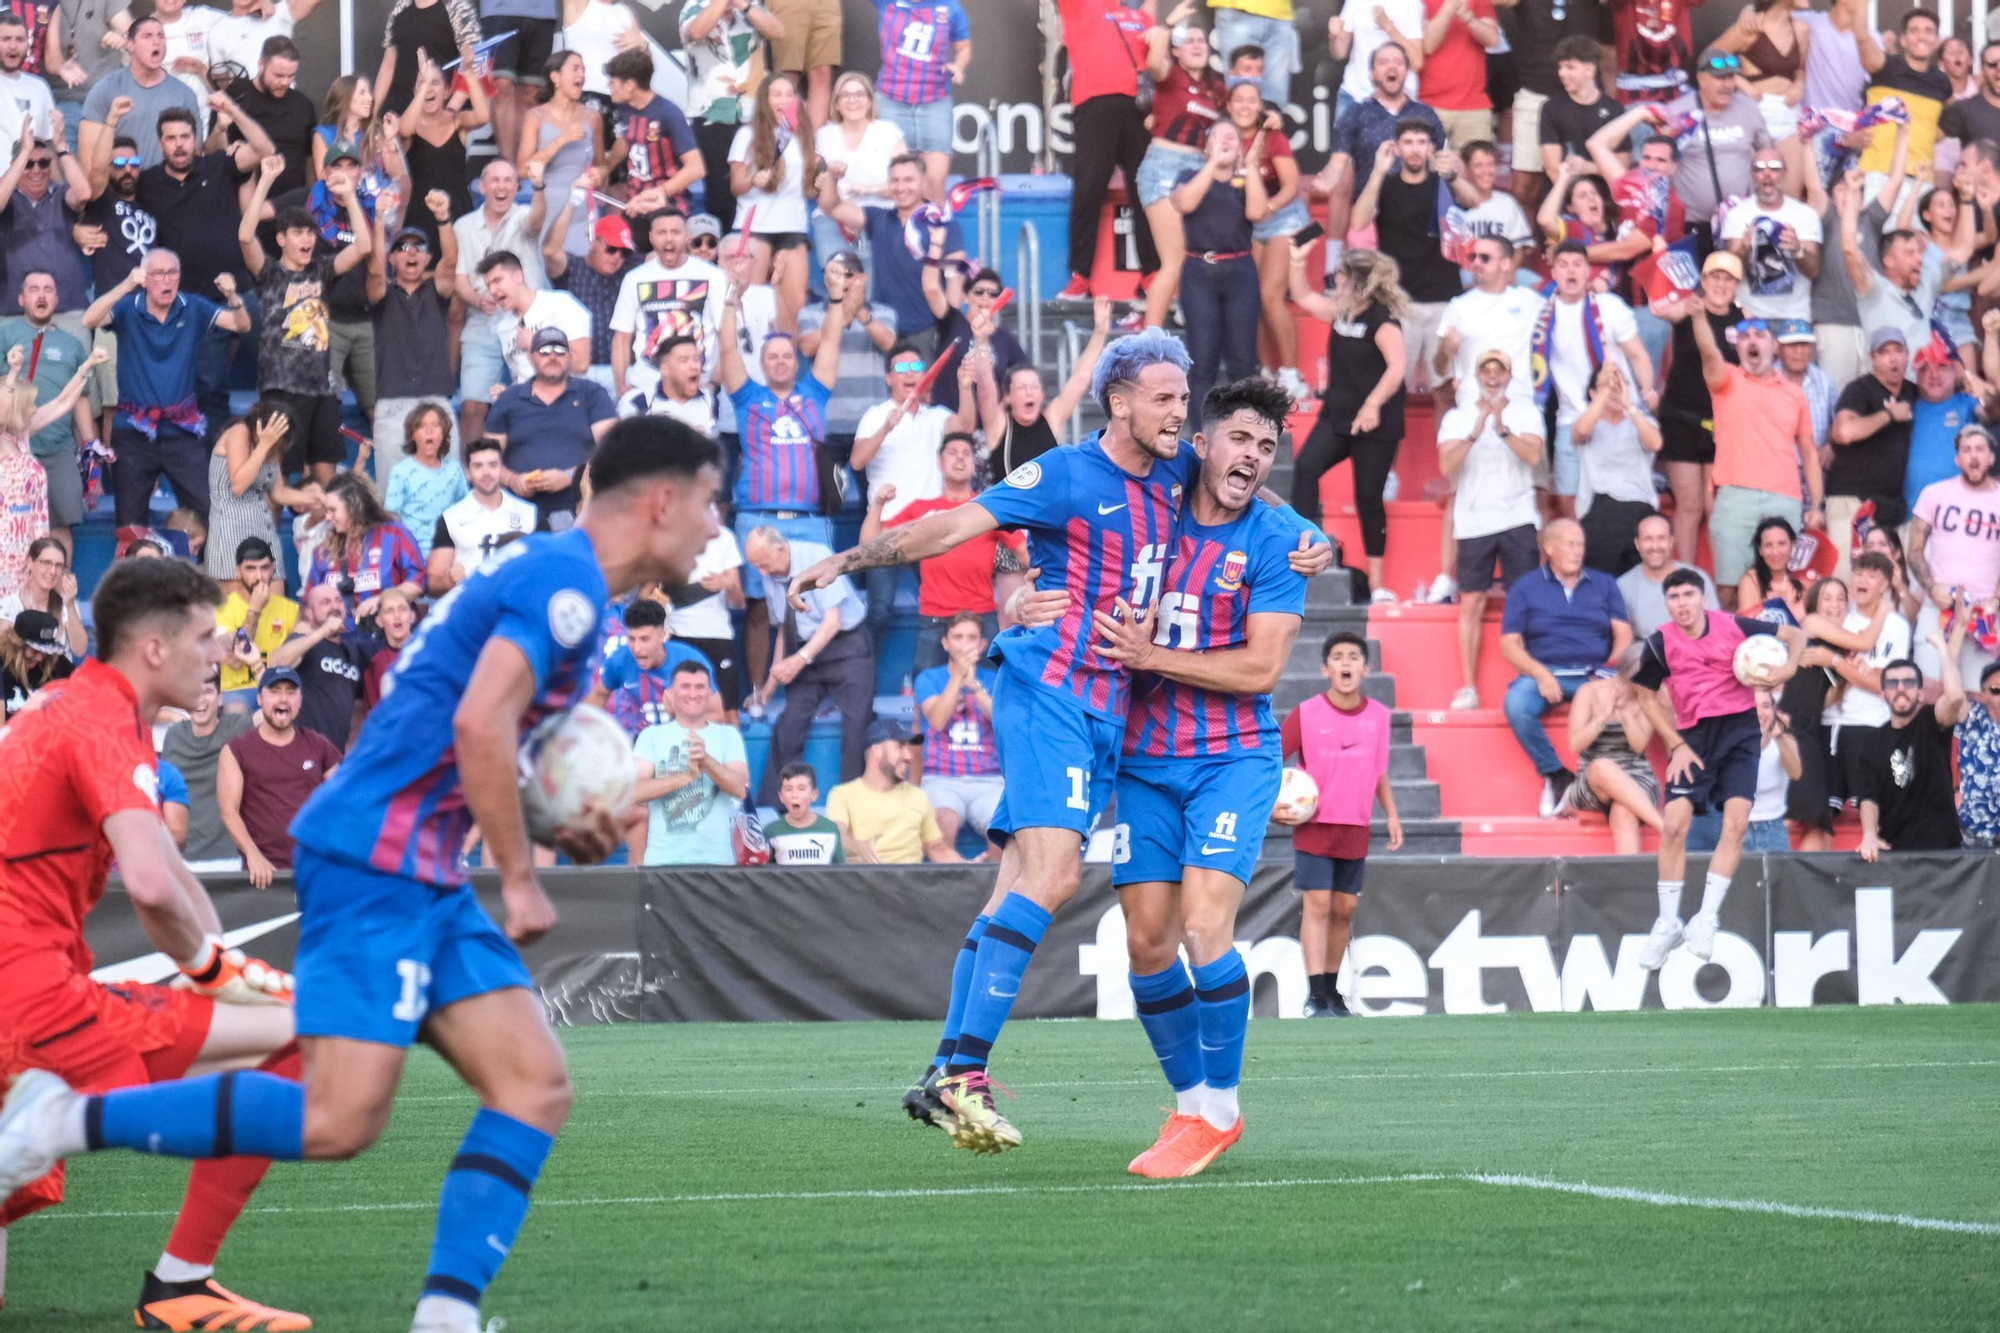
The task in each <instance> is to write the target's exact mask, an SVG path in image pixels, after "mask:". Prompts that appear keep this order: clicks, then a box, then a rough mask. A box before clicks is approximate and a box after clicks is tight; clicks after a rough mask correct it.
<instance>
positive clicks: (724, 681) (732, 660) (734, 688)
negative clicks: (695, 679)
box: [674, 565, 749, 712]
mask: <svg viewBox="0 0 2000 1333" xmlns="http://www.w3.org/2000/svg"><path fill="white" fill-rule="evenodd" d="M743 568H744V569H746V570H747V569H749V566H748V565H745V566H744V567H743ZM674 637H675V638H676V639H678V640H679V641H680V642H681V643H684V644H686V645H687V646H688V647H690V648H693V649H695V650H696V651H698V652H700V654H701V655H702V656H703V657H706V658H707V659H708V664H709V665H710V666H712V667H714V668H715V688H716V692H717V693H718V694H720V695H721V696H722V706H723V708H724V709H726V710H728V711H729V712H735V711H736V709H737V707H738V705H740V704H741V703H742V702H743V686H742V684H741V682H742V672H741V670H740V669H739V666H738V663H737V661H736V640H734V639H686V638H681V636H679V635H675V636H674Z"/></svg>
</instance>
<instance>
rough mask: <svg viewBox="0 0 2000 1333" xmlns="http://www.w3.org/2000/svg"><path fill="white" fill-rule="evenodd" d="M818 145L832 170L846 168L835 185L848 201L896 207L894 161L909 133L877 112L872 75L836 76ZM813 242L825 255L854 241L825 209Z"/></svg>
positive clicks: (822, 256) (817, 251) (817, 136)
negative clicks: (891, 171)
mask: <svg viewBox="0 0 2000 1333" xmlns="http://www.w3.org/2000/svg"><path fill="white" fill-rule="evenodd" d="M813 146H814V147H815V148H817V149H818V150H819V155H820V159H821V161H823V162H825V163H826V165H827V167H828V169H829V170H830V169H832V168H834V167H840V168H841V169H842V173H843V174H842V175H841V177H840V180H839V182H838V183H837V184H836V185H835V187H834V188H835V189H837V190H838V191H839V192H840V197H841V200H842V201H843V202H845V203H853V204H859V205H860V206H861V207H863V208H893V207H895V204H894V203H892V202H891V201H890V199H889V163H890V162H892V161H894V160H895V159H896V158H898V157H901V156H902V155H903V152H904V147H903V132H902V131H901V130H899V129H897V128H896V127H895V126H894V125H891V124H890V123H889V122H888V121H886V120H883V119H881V118H880V117H879V116H877V114H876V108H875V84H874V81H873V80H871V79H870V78H869V77H868V76H867V75H866V74H863V73H861V72H860V71H859V70H852V69H851V70H848V71H847V72H846V73H845V74H843V75H841V76H840V77H839V78H837V79H835V80H834V81H833V109H832V111H831V112H830V113H829V115H828V119H827V122H826V124H824V125H822V126H820V127H819V132H818V133H817V134H815V135H814V136H813ZM812 241H813V252H814V254H816V255H817V256H819V257H820V259H821V260H825V259H829V258H831V257H832V256H833V255H834V254H835V253H836V252H838V251H841V250H845V249H846V248H847V245H848V240H847V237H846V236H845V235H843V234H842V233H841V230H840V224H839V223H837V222H835V221H834V220H833V219H832V218H831V217H829V216H827V214H826V213H825V212H823V211H815V212H814V213H813V219H812ZM815 267H817V265H815Z"/></svg>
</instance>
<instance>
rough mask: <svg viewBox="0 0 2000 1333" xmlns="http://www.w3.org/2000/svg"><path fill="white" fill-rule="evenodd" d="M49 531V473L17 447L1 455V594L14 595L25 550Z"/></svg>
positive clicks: (23, 572) (24, 566)
mask: <svg viewBox="0 0 2000 1333" xmlns="http://www.w3.org/2000/svg"><path fill="white" fill-rule="evenodd" d="M48 530H49V474H48V473H47V472H45V471H43V470H42V465H41V463H40V462H39V461H37V460H36V458H35V456H34V455H33V454H31V453H29V452H28V451H27V449H26V448H24V447H22V446H21V445H20V444H18V443H17V444H15V445H14V447H13V448H12V449H11V450H10V451H8V452H7V453H5V454H0V595H5V594H7V593H12V592H17V591H19V590H20V587H21V580H22V578H23V577H24V576H25V575H26V574H27V572H28V547H29V546H31V545H33V544H34V540H35V538H37V537H40V536H43V535H44V534H46V533H47V532H48Z"/></svg>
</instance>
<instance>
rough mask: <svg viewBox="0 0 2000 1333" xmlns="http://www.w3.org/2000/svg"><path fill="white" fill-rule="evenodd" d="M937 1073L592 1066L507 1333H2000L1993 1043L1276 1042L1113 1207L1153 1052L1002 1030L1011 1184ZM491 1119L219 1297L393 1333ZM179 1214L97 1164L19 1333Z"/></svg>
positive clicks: (246, 1224) (1813, 1021)
mask: <svg viewBox="0 0 2000 1333" xmlns="http://www.w3.org/2000/svg"><path fill="white" fill-rule="evenodd" d="M934 1041H935V1035H934V1030H933V1029H931V1028H929V1027H917V1026H913V1025H893V1026H892V1025H886V1024H883V1025H853V1026H831V1025H828V1026H764V1027H649V1026H632V1027H620V1028H594V1029H583V1030H578V1031H573V1032H571V1033H570V1034H569V1035H568V1046H569V1051H570V1055H571V1059H572V1062H573V1066H574V1070H575V1075H576V1081H577V1085H578V1098H577V1104H576V1111H575V1114H574V1115H573V1116H572V1118H571V1121H570V1124H569V1128H568V1129H567V1130H566V1131H565V1132H564V1134H563V1137H562V1140H561V1142H560V1144H559V1145H558V1147H557V1149H556V1152H555V1156H554V1157H553V1159H552V1160H551V1161H550V1163H549V1166H548V1169H547V1171H546V1172H545V1173H544V1174H543V1176H542V1180H541V1184H540V1186H539V1187H538V1190H537V1193H536V1197H535V1210H534V1212H533V1213H532V1214H531V1215H530V1216H529V1219H528V1224H527V1227H526V1229H525V1231H524V1232H523V1234H522V1237H521V1240H520V1242H519V1244H518V1245H517V1246H516V1248H515V1251H514V1256H513V1258H512V1259H511V1261H510V1262H509V1263H508V1265H507V1267H506V1269H505V1271H504V1272H503V1273H502V1275H501V1277H500V1279H499V1281H498V1283H497V1284H496V1285H495V1286H494V1288H493V1290H492V1291H491V1292H490V1293H489V1294H488V1299H487V1303H486V1310H487V1313H489V1314H491V1315H499V1316H502V1317H504V1318H505V1319H506V1320H507V1321H508V1324H509V1328H510V1333H536V1331H537V1330H555V1329H561V1330H578V1329H591V1330H595V1329H615V1330H626V1329H631V1330H644V1329H680V1328H700V1329H730V1330H742V1329H766V1328H769V1329H848V1328H852V1329H869V1330H875V1329H907V1328H916V1327H919V1326H922V1325H925V1324H937V1325H943V1326H949V1327H951V1328H953V1329H955V1330H956V1329H971V1328H982V1329H983V1328H1008V1329H1053V1328H1062V1329H1089V1330H1093V1333H1094V1331H1095V1330H1106V1329H1126V1328H1132V1329H1144V1330H1147V1331H1148V1333H1157V1331H1158V1330H1166V1329H1194V1328H1203V1327H1207V1328H1227V1329H1237V1328H1248V1327H1253V1326H1254V1327H1262V1328H1272V1329H1307V1328H1334V1327H1340V1328H1349V1327H1351V1328H1356V1329H1371V1330H1373V1329H1385V1328H1388V1329H1400V1328H1410V1329H1438V1328H1469V1327H1482V1328H1486V1327H1490V1328H1507V1329H1520V1328H1563V1329H1570V1328H1584V1329H1597V1328H1647V1329H1655V1328H1681V1329H1687V1328H1730V1329H1748V1328H1755V1329H1760V1330H1762V1329H1779V1328H1797V1329H1813V1330H1821V1329H1830V1328H1854V1329H1869V1330H1882V1329H1946V1328H1988V1329H1990V1328H1993V1327H1994V1326H1995V1324H1996V1322H2000V1314H1996V1307H2000V1188H1996V1186H2000V1125H1996V1119H1995V1115H1996V1106H2000V1009H1995V1008H1991V1007H1977V1006H1974V1007H1964V1008H1954V1009H1949V1010H1946V1009H1862V1010H1857V1009H1820V1010H1811V1011H1773V1010H1741V1011H1731V1012H1712V1013H1680V1014H1665V1013H1643V1014H1582V1015H1545V1016H1539V1017H1538V1016H1518V1017H1516V1016H1510V1017H1498V1018H1428V1019H1421V1020H1415V1021H1403V1022H1378V1021H1369V1022H1352V1023H1326V1022H1320V1023H1306V1022H1284V1023H1279V1022H1271V1021H1258V1022H1255V1023H1253V1024H1252V1025H1251V1032H1250V1056H1249V1062H1248V1064H1247V1067H1246V1069H1245V1077H1244V1092H1243V1104H1244V1110H1245V1115H1246V1118H1247V1133H1246V1135H1245V1137H1244V1140H1243V1142H1242V1143H1241V1144H1240V1145H1239V1146H1238V1147H1237V1148H1235V1149H1234V1150H1232V1151H1231V1152H1230V1153H1228V1154H1227V1155H1225V1156H1224V1157H1223V1158H1222V1159H1221V1160H1220V1161H1218V1162H1217V1163H1216V1164H1215V1166H1213V1167H1211V1168H1210V1170H1209V1171H1208V1172H1207V1173H1206V1174H1205V1175H1204V1176H1202V1177H1200V1178H1199V1179H1198V1180H1196V1181H1192V1182H1187V1183H1185V1184H1182V1183H1167V1184H1159V1185H1153V1184H1147V1183H1144V1182H1140V1181H1138V1180H1137V1179H1136V1178H1135V1177H1131V1176H1128V1175H1126V1174H1125V1169H1124V1168H1125V1163H1126V1162H1127V1160H1129V1159H1130V1158H1131V1156H1132V1155H1133V1154H1134V1153H1135V1152H1137V1151H1138V1150H1139V1149H1141V1148H1143V1147H1144V1146H1145V1145H1146V1144H1147V1143H1148V1142H1150V1141H1151V1138H1152V1135H1153V1132H1154V1130H1155V1129H1156V1128H1157V1126H1158V1124H1159V1121H1160V1120H1161V1118H1162V1115H1161V1112H1160V1110H1159V1109H1158V1108H1160V1107H1161V1106H1162V1105H1164V1104H1165V1103H1166V1102H1167V1101H1168V1100H1169V1097H1168V1094H1167V1089H1166V1086H1165V1084H1164V1082H1162V1080H1161V1079H1160V1077H1159V1072H1158V1068H1157V1066H1156V1065H1155V1064H1154V1063H1153V1060H1152V1056H1151V1053H1150V1052H1149V1050H1148V1049H1147V1047H1146V1044H1145V1039H1144V1037H1143V1035H1142V1034H1141V1033H1140V1030H1139V1028H1138V1026H1137V1025H1136V1024H1134V1023H1107V1022H1095V1021H1090V1022H1068V1023H1021V1024H1016V1025H1014V1026H1012V1027H1010V1028H1009V1029H1008V1031H1007V1035H1006V1039H1005V1040H1004V1042H1003V1043H1002V1044H1001V1048H1000V1052H999V1053H1000V1055H1001V1057H1002V1058H1001V1060H1000V1062H999V1064H998V1065H997V1066H996V1073H997V1074H998V1076H999V1077H1000V1078H1002V1079H1003V1080H1006V1081H1007V1082H1009V1083H1010V1084H1011V1085H1012V1086H1013V1088H1014V1089H1015V1091H1016V1092H1017V1093H1018V1094H1019V1098H1018V1100H1017V1101H1015V1102H1013V1103H1011V1104H1009V1105H1008V1108H1007V1109H1008V1110H1009V1112H1010V1113H1011V1114H1012V1115H1013V1116H1014V1118H1015V1120H1016V1122H1017V1123H1018V1124H1020V1125H1021V1127H1022V1129H1023V1131H1024V1133H1025V1134H1026V1136H1027V1143H1026V1145H1025V1146H1024V1147H1022V1148H1020V1149H1018V1150H1016V1151H1014V1152H1012V1153H1010V1154H1008V1155H1006V1156H1004V1157H1001V1158H998V1159H987V1158H976V1157H974V1156H972V1155H970V1154H968V1153H963V1152H954V1151H952V1149H951V1148H950V1146H949V1144H948V1143H947V1141H946V1140H945V1139H944V1137H943V1136H942V1135H941V1134H939V1133H937V1132H936V1131H934V1130H927V1129H922V1128H919V1127H918V1126H916V1125H914V1124H912V1123H911V1122H909V1121H908V1120H906V1119H905V1118H904V1117H903V1114H902V1111H901V1109H900V1107H899V1105H898V1100H899V1094H900V1091H901V1087H902V1084H903V1081H904V1080H905V1079H906V1077H907V1076H908V1075H909V1074H910V1073H911V1072H913V1070H914V1068H915V1067H916V1066H917V1065H918V1064H920V1063H921V1058H922V1056H923V1055H924V1053H925V1052H926V1050H927V1049H928V1048H929V1047H930V1046H931V1045H932V1044H933V1043H934ZM471 1110H472V1102H471V1099H470V1098H469V1096H468V1095H467V1094H466V1093H465V1092H463V1090H461V1089H460V1088H459V1087H458V1086H457V1084H456V1083H454V1082H453V1081H452V1080H451V1077H450V1075H449V1074H448V1072H447V1071H446V1070H445V1069H444V1067H443V1066H442V1065H441V1064H440V1063H439V1062H438V1061H437V1060H435V1059H434V1058H432V1057H430V1056H429V1055H421V1056H418V1057H417V1058H416V1059H415V1060H414V1061H413V1064H412V1068H411V1075H410V1078H409V1079H408V1081H407V1083H406V1085H405V1089H404V1096H403V1098H402V1100H401V1102H400V1103H399V1104H398V1107H397V1110H396V1115H395V1120H394V1122H393V1123H392V1124H391V1126H390V1129H389V1133H388V1135H387V1136H386V1137H385V1139H384V1140H383V1142H382V1144H381V1145H380V1146H379V1147H377V1148H376V1149H375V1150H374V1151H373V1152H371V1153H369V1154H368V1155H367V1156H366V1157H364V1158H363V1159H362V1160H360V1161H358V1162H354V1163H347V1164H341V1165H302V1166H279V1167H277V1168H275V1169H274V1170H273V1171H272V1172H271V1175H270V1177H269V1179H268V1180H267V1182H266V1184H265V1186H264V1188H263V1190H262V1191H261V1192H260V1193H259V1195H258V1196H257V1198H256V1199H255V1200H254V1201H253V1203H252V1212H251V1213H250V1214H249V1215H248V1216H246V1217H245V1219H244V1221H243V1223H242V1224H240V1225H239V1226H238V1228H237V1230H236V1232H235V1234H234V1236H233V1237H232V1238H231V1240H230V1243H229V1246H228V1247H227V1248H226V1249H225V1250H224V1251H223V1263H222V1269H221V1274H220V1275H221V1277H222V1278H223V1280H224V1281H225V1282H226V1283H229V1284H231V1285H234V1286H236V1287H237V1288H238V1289H239V1290H242V1291H244V1292H245V1293H246V1294H251V1295H255V1296H258V1297H260V1298H262V1299H266V1300H269V1301H272V1302H274V1303H278V1304H285V1305H289V1306H290V1307H291V1308H294V1309H303V1310H306V1311H307V1312H309V1313H312V1314H313V1315H315V1316H316V1318H317V1320H318V1326H319V1327H320V1328H321V1329H327V1330H347V1329H357V1330H362V1329H365V1330H390V1331H391V1333H400V1330H402V1329H403V1328H405V1327H406V1326H407V1322H408V1318H409V1310H410V1307H411V1303H412V1301H413V1300H414V1297H415V1293H416V1291H417V1288H418V1285H419V1283H420V1281H421V1278H422V1274H423V1270H424V1259H425V1256H426V1253H427V1251H428V1248H429V1243H430V1230H431V1211H432V1205H433V1200H434V1198H435V1193H436V1189H437V1186H438V1182H439V1179H440V1177H441V1175H442V1173H443V1170H444V1166H445V1163H446V1161H447V1160H448V1159H449V1157H450V1156H451V1153H452V1151H453V1148H454V1147H455V1145H456V1143H457V1141H458V1138H459V1135H460V1134H461V1132H462V1131H463V1128H464V1125H465V1122H466V1120H467V1118H468V1116H469V1114H470V1112H471ZM183 1175H184V1168H182V1167H181V1166H180V1164H178V1163H171V1162H157V1161H151V1160H141V1159H137V1158H133V1157H129V1156H107V1157H102V1158H97V1159H92V1160H86V1161H83V1162H81V1163H79V1164H75V1165H73V1169H72V1174H71V1177H70V1180H71V1184H70V1202H69V1203H68V1204H67V1205H65V1206H64V1207H63V1208H62V1209H59V1210H56V1211H55V1212H52V1213H44V1214H42V1215H41V1216H39V1217H36V1218H34V1219H31V1220H30V1221H28V1222H25V1223H23V1224H21V1225H20V1226H19V1227H17V1228H16V1229H15V1232H14V1235H13V1240H12V1255H11V1265H10V1267H11V1269H12V1272H11V1275H10V1289H9V1291H8V1293H7V1295H8V1300H7V1309H6V1314H5V1322H6V1323H8V1324H11V1325H13V1326H15V1327H19V1328H23V1329H33V1330H36V1331H37V1333H63V1331H65V1330H72V1329H111V1328H114V1327H119V1326H123V1327H128V1328H129V1327H130V1319H131V1313H130V1311H131V1301H132V1298H133V1297H134V1296H135V1295H136V1294H137V1288H138V1280H139V1275H140V1272H141V1270H142V1269H143V1268H144V1267H146V1266H147V1265H148V1264H150V1263H151V1262H152V1260H153V1257H154V1256H155V1255H156V1254H157V1252H158V1250H159V1248H160V1245H161V1243H162V1241H163V1240H164V1239H165V1236H166V1232H167V1229H168V1226H169V1216H170V1214H171V1211H172V1210H173V1208H174V1207H175V1205H176V1204H177V1203H178V1202H179V1196H180V1188H181V1183H182V1179H183ZM1416 1177H1427V1178H1421V1179H1419V1178H1416ZM1509 1178H1512V1179H1509ZM1519 1178H1533V1179H1532V1182H1530V1181H1526V1180H1522V1179H1519ZM1550 1182H1560V1183H1563V1184H1566V1185H1571V1186H1589V1187H1591V1189H1593V1190H1597V1191H1599V1192H1598V1193H1581V1192H1577V1191H1576V1190H1573V1189H1572V1190H1561V1189H1555V1188H1550V1187H1548V1186H1549V1183H1550ZM1619 1190H1627V1191H1634V1192H1638V1193H1637V1194H1633V1195H1621V1194H1617V1193H1615V1191H1619ZM1698 1201H1699V1202H1701V1203H1706V1204H1707V1206H1699V1204H1698ZM1767 1205H1781V1206H1782V1207H1781V1208H1778V1209H1773V1208H1770V1207H1768V1206H1767ZM1871 1219H1872V1220H1871ZM1938 1222H1950V1223H1961V1224H1966V1223H1969V1224H1971V1225H1970V1226H1961V1227H1959V1228H1957V1229H1950V1228H1941V1227H1938V1226H1937V1225H1935V1224H1936V1223H1938Z"/></svg>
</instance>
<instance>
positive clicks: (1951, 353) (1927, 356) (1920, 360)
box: [1910, 316, 1958, 366]
mask: <svg viewBox="0 0 2000 1333" xmlns="http://www.w3.org/2000/svg"><path fill="white" fill-rule="evenodd" d="M1957 356H1958V344H1957V343H1956V342H1954V341H1952V336H1951V330H1949V329H1947V328H1946V327H1945V326H1944V321H1943V320H1941V319H1938V318H1936V317H1935V316H1933V317H1932V319H1931V340H1930V341H1929V342H1927V343H1925V344H1924V345H1923V346H1922V347H1919V348H1918V349H1917V350H1916V354H1915V355H1914V356H1913V357H1911V361H1910V363H1911V364H1912V365H1917V366H1948V365H1950V364H1951V363H1952V361H1953V360H1954V359H1955V358H1956V357H1957Z"/></svg>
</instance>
